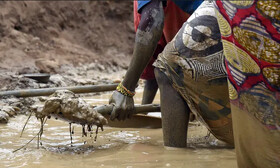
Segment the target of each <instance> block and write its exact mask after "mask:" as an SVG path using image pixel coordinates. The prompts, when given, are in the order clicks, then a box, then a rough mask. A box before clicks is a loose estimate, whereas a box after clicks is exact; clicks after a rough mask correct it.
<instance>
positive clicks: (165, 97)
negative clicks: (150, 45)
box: [155, 68, 190, 148]
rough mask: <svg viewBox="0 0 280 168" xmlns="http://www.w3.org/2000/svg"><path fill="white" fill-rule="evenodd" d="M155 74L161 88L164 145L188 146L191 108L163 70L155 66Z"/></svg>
mask: <svg viewBox="0 0 280 168" xmlns="http://www.w3.org/2000/svg"><path fill="white" fill-rule="evenodd" d="M155 75H156V79H157V82H158V86H159V90H160V104H161V116H162V129H163V141H164V145H165V146H169V147H181V148H183V147H186V143H187V142H186V140H187V131H188V130H187V129H188V122H189V114H190V109H189V108H188V106H187V104H186V102H185V101H184V99H183V98H182V97H181V96H180V94H179V93H178V92H177V91H176V90H175V89H174V88H173V87H172V85H171V82H170V81H169V79H168V78H167V76H166V75H165V74H164V73H163V72H161V71H160V70H158V69H157V68H155Z"/></svg>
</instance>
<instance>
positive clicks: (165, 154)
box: [0, 93, 237, 168]
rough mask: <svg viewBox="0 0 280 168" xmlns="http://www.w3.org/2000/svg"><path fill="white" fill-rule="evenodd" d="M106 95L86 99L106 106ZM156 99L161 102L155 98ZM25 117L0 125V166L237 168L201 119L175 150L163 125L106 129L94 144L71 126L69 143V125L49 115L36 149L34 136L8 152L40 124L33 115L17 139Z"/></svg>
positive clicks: (76, 128) (230, 150)
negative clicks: (164, 138)
mask: <svg viewBox="0 0 280 168" xmlns="http://www.w3.org/2000/svg"><path fill="white" fill-rule="evenodd" d="M110 95H111V94H110V93H109V94H105V95H102V96H101V95H100V96H96V97H93V98H86V100H87V101H88V102H90V103H92V104H94V105H101V104H106V103H107V102H108V99H109V96H110ZM96 100H98V101H96ZM140 100H141V95H140V96H139V95H138V96H136V103H139V102H140ZM155 103H159V97H158V96H157V98H156V101H155ZM26 119H27V117H26V116H17V117H16V118H13V119H11V121H10V122H9V123H8V124H6V125H0V167H36V168H37V167H43V168H44V167H56V168H60V167H61V168H62V167H68V168H69V167H126V168H129V167H194V168H196V167H209V168H211V167H215V168H216V167H218V168H219V167H220V168H224V167H227V168H231V167H232V168H234V167H237V164H236V158H235V152H234V150H233V149H229V148H227V147H226V146H225V144H223V143H222V142H220V141H218V140H216V139H215V138H214V137H212V136H210V137H209V138H207V137H205V136H206V135H207V130H206V129H205V127H203V126H200V125H199V123H195V124H191V126H190V128H189V138H188V144H189V145H188V148H186V149H176V148H166V147H163V141H162V132H161V129H133V128H129V129H127V128H125V129H124V128H122V129H120V128H111V127H105V129H104V132H99V134H98V138H97V141H96V142H95V141H94V136H95V134H93V135H92V137H89V136H88V137H81V135H82V132H81V126H78V125H75V127H74V132H75V134H74V136H73V146H71V145H70V138H69V127H68V123H65V122H63V121H58V120H54V119H51V120H48V121H47V124H46V126H45V128H44V134H43V136H42V146H40V148H39V149H37V142H36V140H34V141H33V142H32V143H30V144H29V145H28V146H27V147H26V148H24V149H22V150H20V151H18V152H16V153H12V151H13V150H15V149H17V148H19V147H21V146H23V145H24V144H26V143H27V142H28V141H29V140H30V139H31V138H32V137H33V136H34V135H36V134H37V132H38V131H39V122H38V121H37V120H36V119H35V117H33V118H32V119H31V120H30V122H29V124H28V125H27V127H26V130H25V132H24V134H23V137H22V138H19V134H20V132H21V129H22V127H23V124H24V121H25V120H26Z"/></svg>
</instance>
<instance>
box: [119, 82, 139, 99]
mask: <svg viewBox="0 0 280 168" xmlns="http://www.w3.org/2000/svg"><path fill="white" fill-rule="evenodd" d="M117 91H118V92H120V93H121V94H123V95H125V96H128V97H133V96H134V95H135V92H133V91H130V90H128V89H127V88H126V87H124V86H123V85H122V83H120V84H119V85H118V87H117Z"/></svg>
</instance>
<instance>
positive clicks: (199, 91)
mask: <svg viewBox="0 0 280 168" xmlns="http://www.w3.org/2000/svg"><path fill="white" fill-rule="evenodd" d="M154 66H155V67H157V68H158V69H160V70H161V71H162V72H164V73H165V75H166V76H167V77H168V78H169V79H170V81H171V83H172V85H173V87H174V88H175V89H176V90H177V91H178V92H179V93H180V95H181V96H182V97H183V98H184V100H185V101H186V103H187V104H188V106H189V108H190V109H191V111H192V112H193V113H195V114H196V115H197V116H198V118H199V120H200V121H202V122H203V123H204V124H205V126H206V127H207V128H208V129H209V130H210V131H211V133H213V135H214V136H216V137H217V138H218V139H220V140H222V141H225V142H227V143H229V144H231V145H233V133H232V121H231V111H230V103H229V95H228V84H227V75H226V69H225V60H224V55H223V47H222V42H221V34H220V31H219V27H218V22H217V19H216V15H215V11H214V5H213V3H210V2H208V1H204V2H203V3H202V4H201V6H200V7H199V8H198V9H197V10H196V11H195V12H194V13H193V14H192V15H191V17H190V18H189V19H188V20H187V21H186V22H185V23H184V25H183V26H182V28H181V29H180V30H179V32H178V33H177V35H176V36H175V37H174V39H173V40H172V41H171V42H170V43H168V44H167V46H166V47H165V49H164V51H163V52H162V53H161V54H160V55H159V57H158V59H157V60H156V62H155V63H154Z"/></svg>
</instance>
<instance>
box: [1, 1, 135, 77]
mask: <svg viewBox="0 0 280 168" xmlns="http://www.w3.org/2000/svg"><path fill="white" fill-rule="evenodd" d="M132 6H133V4H132V2H131V1H117V2H115V1H108V2H98V1H83V2H72V1H65V2H61V1H52V2H39V1H25V2H23V1H18V2H16V1H15V2H7V1H0V72H1V73H2V72H4V71H18V72H20V73H25V72H37V71H40V72H51V73H55V72H59V71H60V66H61V65H65V64H66V65H67V64H74V65H75V66H77V65H81V64H84V63H91V62H95V63H99V62H101V63H103V64H105V65H106V64H110V65H119V66H121V67H126V66H127V63H128V61H129V60H130V59H128V58H130V57H131V54H132V46H133V42H134V29H133V13H132Z"/></svg>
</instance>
